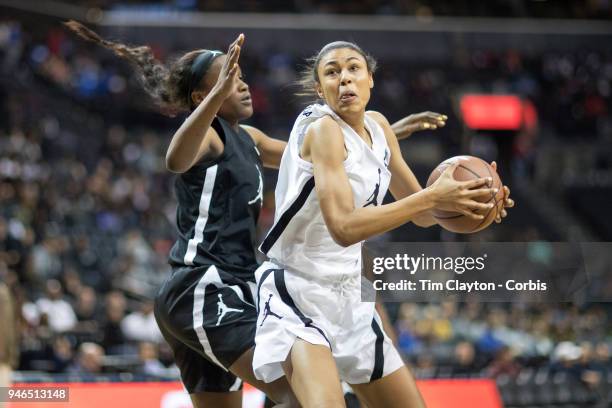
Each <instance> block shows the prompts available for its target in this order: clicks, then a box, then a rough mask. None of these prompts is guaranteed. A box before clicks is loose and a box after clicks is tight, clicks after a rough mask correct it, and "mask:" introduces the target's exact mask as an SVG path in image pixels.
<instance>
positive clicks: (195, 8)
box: [0, 0, 612, 408]
mask: <svg viewBox="0 0 612 408" xmlns="http://www.w3.org/2000/svg"><path fill="white" fill-rule="evenodd" d="M67 19H75V20H78V21H81V22H83V23H85V24H88V25H89V26H90V27H91V28H92V29H94V30H96V31H97V32H99V33H100V34H101V35H102V36H104V37H107V38H111V39H116V40H118V41H122V42H126V43H130V44H137V45H140V44H148V45H151V46H152V47H153V50H154V52H155V54H156V56H157V57H158V58H160V59H161V60H163V61H168V60H169V59H171V58H173V57H174V56H176V55H179V53H180V52H182V51H186V50H191V49H198V48H208V49H221V50H226V49H227V45H228V44H229V43H230V42H231V41H233V39H234V38H235V37H236V35H237V34H239V33H241V32H242V33H244V34H245V36H246V41H245V44H244V48H243V51H242V55H241V57H240V64H241V67H242V70H243V71H244V74H245V75H246V78H247V82H248V83H249V86H250V89H251V93H252V98H253V105H254V109H255V114H254V115H253V117H252V118H251V119H250V120H249V121H247V123H249V124H252V125H254V126H257V127H258V128H260V129H262V130H264V131H266V132H267V133H268V134H269V135H271V136H273V137H276V138H279V139H284V140H287V138H288V136H289V133H290V130H291V126H292V125H293V122H294V120H295V117H296V115H297V114H298V113H299V112H300V110H301V109H302V107H303V106H304V100H303V99H301V98H298V97H296V96H295V91H296V89H295V87H294V86H293V85H292V84H294V82H295V81H296V79H297V73H298V71H299V69H300V65H301V64H302V63H303V61H304V58H306V57H308V56H310V55H311V54H313V53H314V52H315V51H316V50H318V49H319V48H320V47H321V46H322V45H324V44H326V43H328V42H330V41H333V40H339V39H342V40H349V41H355V42H356V43H358V44H359V45H360V46H362V47H363V48H364V49H365V50H367V51H368V52H370V53H371V54H373V55H374V56H375V57H376V58H377V59H378V60H379V64H380V65H379V70H378V71H377V72H376V74H375V88H374V89H375V91H374V93H373V99H372V100H371V102H370V109H374V110H378V111H381V112H383V113H384V114H385V115H386V116H387V117H388V118H389V119H390V121H395V120H398V119H400V118H402V117H404V116H406V115H408V114H411V113H418V112H423V111H433V112H439V113H443V114H445V115H447V116H448V120H447V122H446V126H445V127H443V128H440V129H436V130H424V131H420V132H416V133H415V134H413V135H412V136H411V137H410V138H409V139H407V140H404V141H402V142H401V143H400V145H401V148H402V152H403V154H404V156H405V158H406V161H407V163H408V164H409V165H410V166H411V168H412V169H413V171H414V172H415V174H416V175H417V177H418V179H419V181H420V182H421V184H424V183H425V181H426V180H427V177H428V175H429V173H430V172H431V171H432V169H433V168H435V167H436V166H437V164H438V163H440V162H441V161H442V160H444V159H445V158H447V157H450V156H455V155H459V154H471V155H474V156H478V157H482V158H483V159H485V160H488V161H492V160H496V161H497V162H498V164H499V169H498V171H499V174H500V175H501V177H502V179H503V180H504V183H505V184H507V185H509V186H510V188H511V190H512V197H513V199H514V200H515V202H516V206H515V208H512V209H509V211H508V217H507V219H505V220H504V221H503V222H502V223H501V224H493V225H492V226H491V227H489V228H487V229H485V230H484V231H482V232H479V233H476V234H473V235H465V236H459V235H456V234H453V233H450V232H446V231H444V230H442V229H441V228H439V227H432V228H429V229H420V228H416V227H413V226H411V225H405V226H403V227H401V228H398V229H396V230H394V231H393V232H391V233H388V234H386V235H384V236H383V237H381V238H379V239H380V240H386V241H397V242H430V241H432V242H439V241H443V242H452V241H462V240H467V241H500V242H509V241H517V242H579V243H580V242H608V241H612V216H611V215H610V213H609V211H612V103H611V102H612V96H611V95H612V2H610V1H608V0H588V1H579V0H559V1H556V0H489V1H466V0H462V1H450V0H441V1H432V2H428V1H425V0H423V1H412V0H362V1H359V0H356V1H319V0H282V1H281V0H236V1H229V0H228V1H222V0H210V1H208V0H207V1H201V2H198V1H196V0H174V1H170V0H169V1H163V2H152V1H150V2H147V1H133V2H131V1H113V0H92V1H45V0H32V1H31V0H0V295H1V298H0V307H2V309H0V316H2V317H1V319H2V320H1V322H0V386H8V385H9V384H13V387H17V386H24V387H26V386H29V387H32V386H36V385H37V384H38V385H40V386H42V385H57V386H66V387H68V389H69V393H70V397H69V402H65V403H61V402H56V403H44V402H37V403H34V402H31V403H27V404H25V405H23V406H36V407H42V406H51V407H87V408H90V407H91V408H96V407H102V406H104V407H108V406H113V407H115V408H119V407H164V408H170V407H173V408H174V407H190V406H191V403H190V400H189V397H188V395H187V394H186V392H185V391H184V390H183V388H182V385H181V383H180V378H179V374H178V369H177V368H176V366H175V365H174V364H173V357H172V352H171V351H170V349H169V347H168V345H167V344H165V342H164V341H163V339H162V337H161V334H160V332H159V329H158V328H157V325H156V323H155V319H154V317H153V313H152V310H153V303H152V298H153V296H154V295H155V293H156V291H157V288H158V287H159V286H160V285H161V283H162V282H163V281H164V279H165V278H166V277H167V276H168V274H169V273H170V267H169V266H168V264H167V255H168V251H169V249H170V247H171V246H172V244H173V242H174V239H175V237H176V227H175V224H174V223H175V208H176V200H175V198H174V195H173V194H174V193H173V187H172V186H173V178H174V175H173V174H172V173H170V172H169V171H168V170H166V167H165V163H164V157H165V151H166V148H167V146H168V143H169V140H170V138H171V136H172V134H173V133H174V131H175V130H176V129H177V128H178V126H179V125H180V123H181V121H182V120H183V118H184V116H177V117H169V116H165V115H163V114H161V113H159V111H158V110H157V109H156V107H155V105H154V103H153V102H152V101H151V99H150V98H149V97H148V96H147V95H146V94H145V93H144V91H143V90H142V88H141V86H140V85H139V83H138V81H137V78H136V76H135V75H134V73H133V70H132V69H131V67H130V65H129V64H128V63H126V62H125V61H123V60H121V59H119V58H117V57H116V56H114V55H113V54H112V53H111V52H109V51H107V50H105V49H103V48H101V47H97V46H95V45H93V44H91V43H87V42H85V41H82V40H81V39H79V38H77V37H75V36H74V35H72V34H71V33H69V32H68V31H67V30H66V29H65V28H64V27H63V26H62V25H61V22H62V21H65V20H67ZM276 177H277V172H276V171H268V170H267V171H266V173H265V193H264V207H263V210H262V213H261V216H260V226H261V231H260V238H259V239H260V240H261V238H262V237H263V235H264V234H265V232H266V231H267V229H268V228H269V227H270V225H271V223H272V221H273V213H274V186H275V183H276ZM603 277H604V278H603V279H600V280H599V281H597V288H596V289H597V291H598V292H597V293H598V295H597V297H596V298H597V299H599V300H606V299H607V300H612V270H607V275H605V274H604V275H603ZM605 277H607V279H605ZM387 309H388V311H389V315H390V317H391V320H392V323H393V326H394V328H395V332H396V333H395V337H396V344H397V347H398V348H399V350H400V351H401V353H402V355H403V357H404V359H405V361H406V363H407V364H408V365H409V366H410V367H411V369H412V371H413V373H414V374H415V376H416V377H417V379H418V384H419V387H420V389H421V392H422V393H423V395H424V397H425V400H426V401H427V405H428V407H448V408H454V407H457V408H459V407H470V408H477V407H482V408H489V407H491V408H493V407H495V408H499V407H507V408H518V407H525V408H545V407H546V408H548V407H566V408H570V407H594V408H604V407H612V358H611V356H610V353H611V350H612V303H606V302H603V301H597V302H595V301H591V300H589V299H582V300H578V301H575V302H564V303H561V302H558V303H554V302H546V303H535V302H518V301H517V302H507V303H499V302H498V303H484V302H483V303H480V302H469V301H468V302H455V301H453V300H451V299H449V300H447V301H443V302H436V303H423V302H420V303H389V304H387ZM11 371H12V373H11ZM3 404H4V406H7V407H15V408H17V407H20V406H22V405H21V403H18V402H14V401H13V402H0V406H3ZM243 404H244V406H245V407H263V404H264V398H263V395H262V394H261V393H259V392H258V391H257V390H255V389H253V388H252V387H249V386H245V388H244V399H243ZM347 404H348V406H352V407H357V406H359V405H358V402H357V400H356V399H355V398H354V397H352V396H351V395H350V394H349V395H347Z"/></svg>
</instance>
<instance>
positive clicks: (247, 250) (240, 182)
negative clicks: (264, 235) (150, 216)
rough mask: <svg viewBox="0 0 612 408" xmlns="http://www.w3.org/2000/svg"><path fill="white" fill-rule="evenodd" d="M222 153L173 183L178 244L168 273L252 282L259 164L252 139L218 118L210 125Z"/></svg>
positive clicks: (260, 181)
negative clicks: (211, 272)
mask: <svg viewBox="0 0 612 408" xmlns="http://www.w3.org/2000/svg"><path fill="white" fill-rule="evenodd" d="M212 126H213V128H214V129H215V130H216V131H217V133H218V134H219V136H220V137H221V140H222V141H223V143H224V145H225V147H224V150H223V153H222V154H221V156H220V157H218V158H216V159H213V160H202V161H200V162H199V163H197V164H195V165H194V166H193V167H192V168H191V169H189V170H188V171H187V172H185V173H182V174H180V175H179V176H178V177H177V178H176V181H175V191H176V197H177V199H178V208H177V214H176V224H177V226H178V232H179V236H178V240H177V241H176V243H175V244H174V246H173V247H172V249H171V250H170V259H169V261H170V264H171V265H172V266H174V267H182V266H192V265H193V266H203V265H216V266H220V267H222V268H223V269H224V270H226V271H228V272H230V273H232V274H234V275H236V276H237V277H239V278H241V279H244V280H250V281H254V272H255V269H257V266H258V265H257V261H256V258H255V239H256V224H257V218H258V217H259V211H260V209H261V205H262V199H263V176H262V164H261V159H260V157H259V152H258V151H257V148H256V147H255V143H254V142H253V139H252V138H251V137H250V136H249V134H248V133H247V132H246V131H245V130H244V129H242V128H240V130H239V131H238V132H236V131H235V130H234V129H232V128H231V127H230V125H229V124H228V123H227V122H226V121H225V120H223V119H221V118H215V120H214V121H213V123H212Z"/></svg>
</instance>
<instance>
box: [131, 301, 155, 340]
mask: <svg viewBox="0 0 612 408" xmlns="http://www.w3.org/2000/svg"><path fill="white" fill-rule="evenodd" d="M121 330H122V331H123V335H124V336H125V338H126V339H128V340H132V341H140V342H152V343H159V342H160V341H161V340H162V335H161V332H160V331H159V327H158V326H157V322H156V321H155V316H154V314H153V302H152V301H150V300H147V301H144V302H142V303H141V305H140V310H137V311H135V312H132V313H130V314H129V315H127V316H125V318H123V320H122V321H121Z"/></svg>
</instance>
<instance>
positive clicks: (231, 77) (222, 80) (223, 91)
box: [213, 34, 244, 98]
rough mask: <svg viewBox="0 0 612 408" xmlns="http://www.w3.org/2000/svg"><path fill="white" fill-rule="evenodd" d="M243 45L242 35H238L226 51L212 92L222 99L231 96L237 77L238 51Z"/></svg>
mask: <svg viewBox="0 0 612 408" xmlns="http://www.w3.org/2000/svg"><path fill="white" fill-rule="evenodd" d="M242 44H244V34H240V35H239V36H238V37H237V38H236V40H234V42H233V43H231V44H230V46H229V48H228V50H227V58H226V59H225V62H224V63H223V66H222V67H221V71H220V72H219V78H218V79H217V83H216V84H215V87H214V89H213V90H214V91H216V92H217V93H218V94H220V95H222V96H223V97H225V98H227V97H228V96H230V95H231V93H232V91H233V89H234V84H235V83H236V77H237V75H238V59H239V58H240V50H241V48H242Z"/></svg>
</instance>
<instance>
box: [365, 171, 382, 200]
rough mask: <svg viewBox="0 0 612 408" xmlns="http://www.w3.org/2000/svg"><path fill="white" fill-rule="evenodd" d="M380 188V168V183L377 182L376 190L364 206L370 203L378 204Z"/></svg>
mask: <svg viewBox="0 0 612 408" xmlns="http://www.w3.org/2000/svg"><path fill="white" fill-rule="evenodd" d="M379 190H380V169H378V183H376V187H374V192H373V193H372V195H371V196H370V197H368V201H367V202H366V203H365V205H364V207H367V206H368V205H378V191H379Z"/></svg>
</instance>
